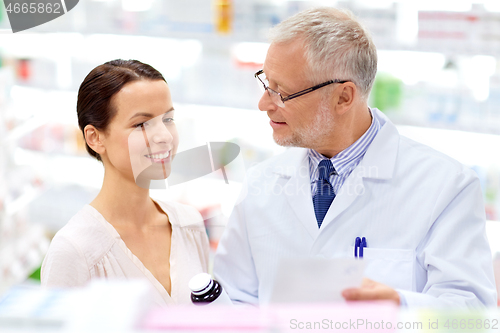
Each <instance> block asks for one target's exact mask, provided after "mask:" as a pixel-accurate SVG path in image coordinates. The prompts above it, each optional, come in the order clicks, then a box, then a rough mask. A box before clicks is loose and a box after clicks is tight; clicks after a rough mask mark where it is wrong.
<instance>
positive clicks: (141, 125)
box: [134, 123, 144, 128]
mask: <svg viewBox="0 0 500 333" xmlns="http://www.w3.org/2000/svg"><path fill="white" fill-rule="evenodd" d="M134 127H135V128H138V127H144V123H140V124H135V125H134Z"/></svg>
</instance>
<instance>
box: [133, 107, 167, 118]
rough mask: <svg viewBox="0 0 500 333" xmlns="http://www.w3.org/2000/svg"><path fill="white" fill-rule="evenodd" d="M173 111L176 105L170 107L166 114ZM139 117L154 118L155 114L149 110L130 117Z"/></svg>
mask: <svg viewBox="0 0 500 333" xmlns="http://www.w3.org/2000/svg"><path fill="white" fill-rule="evenodd" d="M172 111H174V107H171V108H170V109H168V110H167V111H166V112H165V113H164V114H167V113H169V112H172ZM137 117H148V118H153V115H152V114H151V113H147V112H137V113H136V114H134V115H133V116H132V117H130V119H133V118H137ZM130 119H129V120H130Z"/></svg>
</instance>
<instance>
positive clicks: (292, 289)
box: [270, 257, 365, 303]
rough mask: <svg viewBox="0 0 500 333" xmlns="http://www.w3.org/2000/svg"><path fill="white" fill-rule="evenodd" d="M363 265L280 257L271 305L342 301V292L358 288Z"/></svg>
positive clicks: (352, 260) (341, 260) (352, 261)
mask: <svg viewBox="0 0 500 333" xmlns="http://www.w3.org/2000/svg"><path fill="white" fill-rule="evenodd" d="M364 269H365V262H364V261H363V260H359V259H356V258H334V259H327V258H317V257H315V258H284V259H282V260H281V261H280V263H279V264H278V268H277V273H276V278H275V280H274V285H273V290H272V294H271V300H270V302H271V303H301V302H308V303H319V302H344V298H343V297H342V294H341V293H342V290H344V289H346V288H355V287H360V286H361V282H362V280H363V275H364V274H363V273H364Z"/></svg>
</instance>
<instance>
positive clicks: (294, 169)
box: [280, 148, 319, 239]
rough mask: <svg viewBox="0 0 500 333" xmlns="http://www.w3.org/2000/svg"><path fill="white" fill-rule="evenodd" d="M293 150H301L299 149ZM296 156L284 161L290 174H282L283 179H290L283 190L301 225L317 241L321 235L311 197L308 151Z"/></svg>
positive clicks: (300, 152)
mask: <svg viewBox="0 0 500 333" xmlns="http://www.w3.org/2000/svg"><path fill="white" fill-rule="evenodd" d="M292 149H296V150H299V148H292ZM294 155H295V156H293V157H290V158H289V159H288V160H287V161H284V162H285V163H286V164H287V167H288V168H287V170H288V172H282V171H281V172H280V176H281V177H288V178H289V180H288V182H287V183H286V185H285V187H284V189H283V191H284V195H285V196H286V200H287V201H288V204H289V205H290V208H291V209H292V210H293V212H294V213H295V215H296V216H297V218H298V219H299V220H300V223H302V225H303V226H304V228H305V229H306V230H307V232H308V233H309V235H310V236H311V237H312V238H313V239H316V237H317V236H318V235H319V228H318V225H317V223H316V215H314V206H313V203H312V197H311V182H310V177H309V159H308V157H307V149H303V148H300V150H299V152H297V153H296V154H294ZM289 156H291V155H289Z"/></svg>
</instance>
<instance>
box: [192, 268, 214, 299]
mask: <svg viewBox="0 0 500 333" xmlns="http://www.w3.org/2000/svg"><path fill="white" fill-rule="evenodd" d="M212 283H213V282H212V277H211V276H210V274H207V273H200V274H196V275H195V276H193V277H192V278H191V280H190V281H189V289H191V291H192V292H193V294H195V295H200V294H203V293H204V292H205V291H206V290H209V289H210V287H212Z"/></svg>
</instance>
